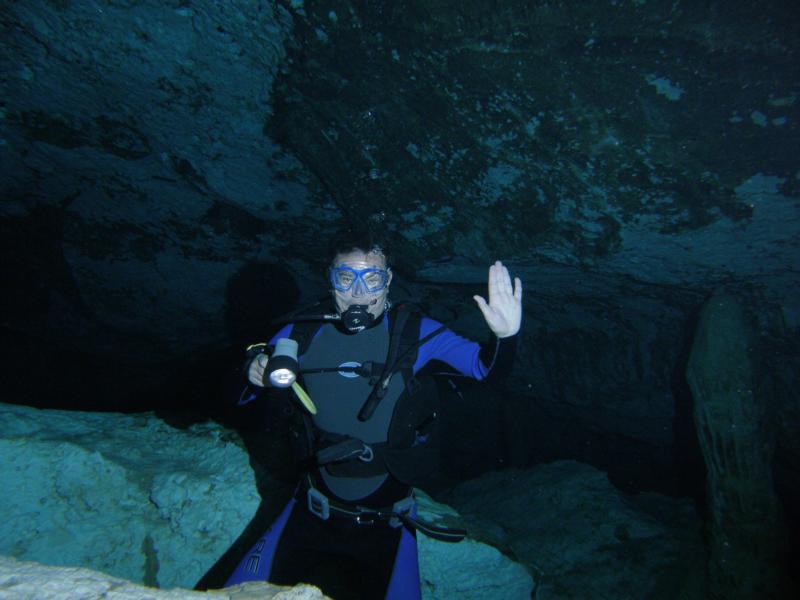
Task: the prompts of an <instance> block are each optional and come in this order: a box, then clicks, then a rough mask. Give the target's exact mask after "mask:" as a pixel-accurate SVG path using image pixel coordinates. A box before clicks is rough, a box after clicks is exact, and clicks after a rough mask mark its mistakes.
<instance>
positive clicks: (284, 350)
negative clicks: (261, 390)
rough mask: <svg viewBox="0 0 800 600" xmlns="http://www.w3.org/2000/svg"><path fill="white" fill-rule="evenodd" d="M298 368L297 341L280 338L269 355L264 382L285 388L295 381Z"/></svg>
mask: <svg viewBox="0 0 800 600" xmlns="http://www.w3.org/2000/svg"><path fill="white" fill-rule="evenodd" d="M298 369H299V365H298V363H297V342H296V341H294V340H291V339H289V338H281V339H279V340H278V341H277V343H276V344H275V350H274V351H273V352H272V356H270V357H269V362H268V363H267V369H266V371H264V384H265V385H272V386H274V387H280V388H287V387H289V386H291V385H292V384H293V383H294V382H295V381H297V371H298ZM267 379H269V383H268V382H267Z"/></svg>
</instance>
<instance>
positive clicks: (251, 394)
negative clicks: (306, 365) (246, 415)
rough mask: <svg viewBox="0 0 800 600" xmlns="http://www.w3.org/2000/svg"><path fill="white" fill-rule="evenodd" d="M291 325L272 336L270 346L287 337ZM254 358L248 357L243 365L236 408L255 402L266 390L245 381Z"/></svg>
mask: <svg viewBox="0 0 800 600" xmlns="http://www.w3.org/2000/svg"><path fill="white" fill-rule="evenodd" d="M292 327H293V325H292V323H289V324H288V325H285V326H284V327H282V328H281V329H280V330H279V331H278V333H276V334H275V335H273V336H272V339H270V341H269V344H268V345H270V346H274V345H275V342H277V341H278V340H279V339H281V338H285V337H289V336H290V335H291V333H292ZM253 358H254V356H250V355H248V357H247V360H246V361H245V363H244V367H243V368H242V378H243V379H244V387H243V388H242V391H241V393H240V394H239V400H238V402H236V404H237V406H242V405H244V404H249V403H250V402H252V401H253V400H257V399H258V398H260V397H261V396H262V395H263V394H264V392H265V391H266V389H267V388H263V387H259V386H257V385H253V384H252V383H250V381H249V380H248V379H247V370H248V369H249V368H250V362H251V361H252V360H253Z"/></svg>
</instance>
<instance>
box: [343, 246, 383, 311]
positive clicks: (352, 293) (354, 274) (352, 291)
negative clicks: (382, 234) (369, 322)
mask: <svg viewBox="0 0 800 600" xmlns="http://www.w3.org/2000/svg"><path fill="white" fill-rule="evenodd" d="M331 266H332V267H333V268H334V269H336V268H339V267H344V268H343V269H339V271H338V276H339V280H338V281H339V282H340V285H339V286H338V287H340V288H342V287H347V286H349V288H348V289H347V290H344V291H343V290H342V289H337V287H334V288H333V297H334V300H335V302H336V310H338V311H339V314H341V313H343V312H344V311H345V310H347V308H348V307H350V306H353V305H354V304H366V305H367V311H368V312H369V313H370V314H371V315H373V316H374V317H376V318H377V317H379V316H380V315H381V313H383V311H384V309H385V307H386V298H387V296H388V295H389V284H390V283H391V282H392V271H391V269H387V268H386V257H385V256H383V254H380V253H377V252H368V253H364V252H362V251H361V250H353V251H351V252H345V253H342V254H338V255H337V256H336V258H335V259H334V260H333V264H332V265H331ZM365 269H367V271H365ZM384 282H385V285H383V284H384ZM374 288H381V289H377V291H370V289H374Z"/></svg>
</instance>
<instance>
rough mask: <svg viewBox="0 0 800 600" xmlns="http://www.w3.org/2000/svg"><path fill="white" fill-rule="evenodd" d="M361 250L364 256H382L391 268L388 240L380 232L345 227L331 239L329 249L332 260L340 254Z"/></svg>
mask: <svg viewBox="0 0 800 600" xmlns="http://www.w3.org/2000/svg"><path fill="white" fill-rule="evenodd" d="M353 250H360V251H361V252H363V253H364V254H373V253H374V254H380V255H381V256H383V257H384V259H385V260H386V266H387V267H388V266H389V250H388V244H387V243H386V240H385V239H383V236H381V235H380V234H379V233H378V232H376V231H375V230H374V229H370V228H359V227H345V228H344V229H340V230H339V231H338V232H337V233H336V234H334V236H333V238H331V241H330V244H329V247H328V256H329V257H330V260H333V259H334V258H336V257H337V256H338V255H339V254H345V253H347V252H352V251H353Z"/></svg>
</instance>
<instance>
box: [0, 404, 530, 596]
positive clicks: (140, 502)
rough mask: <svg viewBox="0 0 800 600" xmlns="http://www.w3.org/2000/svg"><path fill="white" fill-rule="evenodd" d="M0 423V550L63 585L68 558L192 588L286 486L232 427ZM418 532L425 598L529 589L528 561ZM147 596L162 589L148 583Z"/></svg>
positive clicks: (43, 414) (138, 579)
mask: <svg viewBox="0 0 800 600" xmlns="http://www.w3.org/2000/svg"><path fill="white" fill-rule="evenodd" d="M0 421H2V422H3V423H4V427H3V430H2V431H0V488H2V489H3V490H5V492H6V493H5V494H3V495H2V497H0V514H2V515H3V516H4V517H5V518H4V519H3V520H2V522H0V555H8V556H10V557H13V558H16V559H20V560H23V561H35V562H36V563H43V564H46V565H51V566H60V567H69V568H70V569H67V570H65V571H58V572H57V573H58V574H59V575H58V577H59V578H60V579H59V580H60V581H63V582H64V584H63V587H62V588H60V589H61V591H62V592H64V591H65V590H70V589H72V586H73V585H74V581H73V580H72V579H70V578H71V577H72V576H73V575H74V576H75V577H77V578H78V579H80V580H81V581H83V582H85V581H87V579H86V577H89V579H93V578H95V577H96V575H91V576H86V575H85V574H81V573H79V572H78V571H76V570H75V568H76V567H86V568H89V569H93V570H96V571H101V572H103V573H106V574H108V575H110V576H113V577H117V578H123V579H125V580H128V581H129V582H134V583H138V584H144V585H146V586H149V588H156V587H160V588H173V587H181V588H192V587H194V586H195V585H197V584H198V581H200V580H201V578H202V577H203V576H204V574H206V573H208V572H209V571H210V570H211V569H212V567H214V566H215V565H216V564H217V563H218V561H219V560H220V557H221V556H222V555H223V554H225V553H226V550H228V549H229V548H230V547H231V546H232V545H233V544H234V543H236V544H237V545H240V544H241V543H242V540H243V539H244V538H246V537H247V536H246V534H243V532H245V530H253V528H254V526H256V527H257V526H258V525H260V521H259V520H258V519H257V514H259V515H261V516H260V517H258V518H259V519H260V518H261V517H263V514H264V513H265V512H269V510H268V509H267V510H266V511H265V508H264V507H265V506H270V505H278V503H279V502H280V498H279V496H280V495H281V494H284V493H285V487H284V486H282V485H281V484H279V483H277V482H274V481H271V480H270V479H269V476H268V475H267V474H265V471H264V469H263V468H261V467H260V466H259V465H258V463H257V461H256V460H255V459H254V458H253V457H251V456H248V452H247V451H246V450H245V448H244V444H243V443H242V441H241V439H240V438H239V436H238V435H237V434H236V433H234V432H233V431H231V430H229V429H226V428H224V427H223V426H221V425H218V424H216V423H204V424H199V425H197V424H196V425H193V426H190V427H188V428H186V429H179V428H176V427H172V426H170V425H169V424H167V423H166V422H165V421H164V420H162V419H161V418H159V417H158V416H156V415H154V414H152V413H145V414H137V415H124V414H116V413H85V412H67V411H53V410H40V409H34V408H30V407H24V406H13V405H5V404H0ZM251 462H252V464H253V465H254V466H255V467H256V470H255V471H254V468H253V467H252V466H251ZM257 478H258V479H259V481H258V485H257V483H256V479H257ZM418 498H419V512H420V514H421V515H422V516H424V517H425V518H426V519H428V520H430V521H434V522H442V520H444V521H448V520H453V519H455V520H457V521H460V517H459V515H458V514H457V513H455V511H453V510H452V509H451V508H449V507H447V506H444V505H440V504H437V503H435V502H434V501H433V500H431V499H430V498H429V497H428V496H427V495H426V494H424V493H423V492H419V494H418ZM267 517H268V518H267V519H266V523H267V524H268V523H269V515H267ZM264 527H266V525H264ZM257 533H258V532H257ZM418 540H419V558H420V571H421V574H422V580H423V597H424V598H425V599H426V600H440V599H441V600H444V599H451V598H474V597H481V598H520V599H522V598H529V597H530V592H531V590H532V589H533V585H534V584H533V580H532V579H531V576H530V575H529V574H528V572H527V571H526V569H525V568H524V567H523V566H522V565H520V564H518V563H516V562H514V561H513V560H511V559H510V558H508V557H507V556H505V555H504V554H502V553H501V552H499V551H498V550H497V549H495V548H493V547H491V546H490V545H487V544H484V543H481V542H479V541H476V540H465V541H464V542H461V543H458V544H448V543H444V542H439V541H436V540H432V539H430V538H426V537H425V536H423V535H421V534H420V535H419V536H418ZM3 561H4V562H3V563H2V570H0V571H1V572H2V573H6V574H7V573H9V572H10V573H12V574H13V573H14V571H15V569H17V568H19V569H23V567H22V565H23V563H21V562H20V563H14V562H8V561H9V559H3ZM24 564H25V565H26V566H25V567H24V569H23V571H24V572H23V571H20V573H19V575H20V577H12V576H10V575H9V576H8V577H7V578H6V579H2V578H0V596H2V593H1V592H2V591H4V590H5V589H15V590H16V591H15V592H14V593H17V592H20V590H21V589H22V588H12V587H8V586H16V585H21V584H19V581H27V580H28V577H29V575H30V573H31V569H32V567H30V566H27V563H24ZM15 565H16V566H15ZM217 567H219V565H217ZM34 570H35V569H34ZM37 572H38V571H37ZM54 573H56V572H55V571H54ZM64 574H67V575H64ZM4 577H5V575H4ZM37 577H38V575H37ZM64 577H66V578H64ZM223 581H224V579H223ZM4 582H5V583H4ZM4 585H5V586H6V587H5V588H4V587H3V586H4ZM54 585H55V584H54ZM103 585H105V584H101V585H100V587H99V588H97V589H101V588H103ZM219 585H221V584H217V585H211V586H208V587H219ZM202 587H206V586H202ZM25 589H27V588H25ZM94 589H95V588H94V587H92V590H94ZM103 589H105V588H103ZM184 591H185V590H184ZM20 593H21V592H20ZM181 593H182V592H181ZM186 593H188V592H186ZM93 594H94V595H93ZM56 596H57V594H56V595H54V596H47V595H43V596H38V595H36V596H32V597H42V598H47V597H56ZM150 596H152V597H153V598H157V597H162V596H156V595H155V594H150V591H149V590H148V597H150ZM15 597H19V595H17V596H15ZM82 597H86V598H95V597H97V598H99V597H101V592H97V593H96V594H95V592H94V591H92V592H91V593H90V592H87V595H85V596H82ZM164 597H170V598H173V597H174V598H181V597H183V596H164ZM187 597H194V596H187ZM222 597H228V596H222ZM230 597H231V598H234V597H235V598H244V597H246V596H241V597H240V596H234V595H231V596H230ZM287 597H288V596H287ZM291 597H295V596H291ZM297 597H307V596H297ZM308 597H312V596H308Z"/></svg>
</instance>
